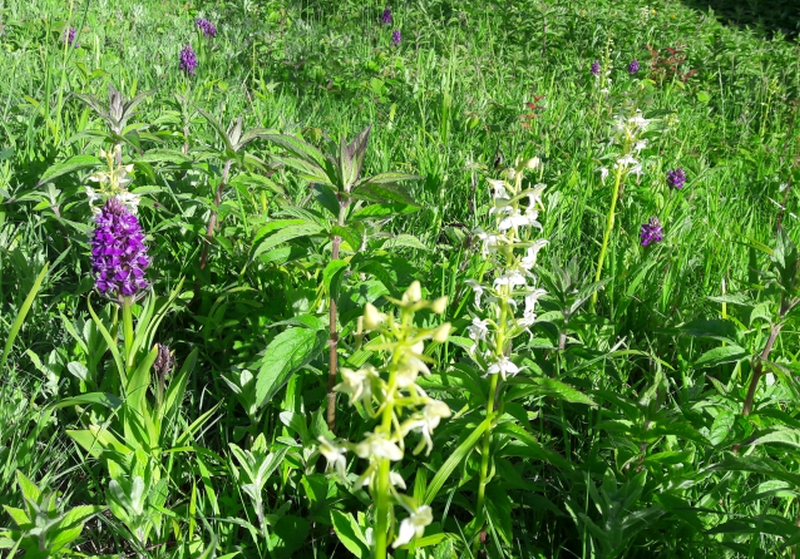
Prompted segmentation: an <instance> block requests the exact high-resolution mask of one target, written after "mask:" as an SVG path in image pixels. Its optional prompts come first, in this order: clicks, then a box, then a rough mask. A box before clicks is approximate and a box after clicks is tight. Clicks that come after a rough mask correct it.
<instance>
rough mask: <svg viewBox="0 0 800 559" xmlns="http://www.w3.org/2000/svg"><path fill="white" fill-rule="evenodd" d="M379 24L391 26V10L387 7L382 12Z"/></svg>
mask: <svg viewBox="0 0 800 559" xmlns="http://www.w3.org/2000/svg"><path fill="white" fill-rule="evenodd" d="M381 23H382V24H383V25H391V24H392V9H391V8H390V7H389V6H386V9H385V10H383V15H382V16H381Z"/></svg>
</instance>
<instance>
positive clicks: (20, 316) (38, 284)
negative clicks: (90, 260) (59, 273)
mask: <svg viewBox="0 0 800 559" xmlns="http://www.w3.org/2000/svg"><path fill="white" fill-rule="evenodd" d="M49 267H50V263H49V262H48V263H45V265H44V267H43V268H42V271H41V272H39V275H38V276H36V280H35V281H34V282H33V286H31V290H30V291H29V292H28V295H27V296H26V297H25V301H23V302H22V306H21V307H20V309H19V312H18V313H17V316H16V318H14V323H13V324H12V325H11V330H10V331H9V333H8V338H6V343H5V346H4V347H3V355H2V356H1V357H0V374H2V375H5V374H6V360H7V359H8V355H9V354H10V353H11V348H12V347H13V346H14V340H16V338H17V334H19V329H20V328H22V323H23V322H25V317H26V316H28V312H29V311H30V310H31V307H32V306H33V300H34V299H36V295H37V294H38V293H39V290H40V289H41V288H42V282H44V278H45V276H46V275H47V269H48V268H49Z"/></svg>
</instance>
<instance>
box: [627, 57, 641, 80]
mask: <svg viewBox="0 0 800 559" xmlns="http://www.w3.org/2000/svg"><path fill="white" fill-rule="evenodd" d="M638 71H639V61H638V60H637V59H635V58H634V59H633V61H631V63H630V64H628V73H629V74H630V75H631V76H632V75H634V74H635V73H636V72H638Z"/></svg>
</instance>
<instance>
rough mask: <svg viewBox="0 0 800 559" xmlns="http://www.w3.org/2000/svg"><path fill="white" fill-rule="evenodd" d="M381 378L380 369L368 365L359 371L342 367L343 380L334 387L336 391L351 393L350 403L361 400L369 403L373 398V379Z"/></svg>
mask: <svg viewBox="0 0 800 559" xmlns="http://www.w3.org/2000/svg"><path fill="white" fill-rule="evenodd" d="M377 378H379V375H378V371H376V370H375V367H373V366H372V365H367V366H366V367H363V368H361V369H359V370H357V371H354V370H352V369H348V368H347V367H342V381H343V382H341V383H340V384H337V385H336V386H334V387H333V389H334V390H335V391H336V392H344V393H345V394H349V395H350V404H351V405H352V404H354V403H355V402H357V401H359V400H363V401H364V402H365V403H369V402H370V400H371V398H372V381H373V379H377Z"/></svg>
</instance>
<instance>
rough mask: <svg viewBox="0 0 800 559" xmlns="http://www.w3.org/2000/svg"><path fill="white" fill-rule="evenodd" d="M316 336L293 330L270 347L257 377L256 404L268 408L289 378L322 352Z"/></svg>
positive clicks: (279, 337) (312, 331) (281, 335)
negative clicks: (268, 404) (268, 402)
mask: <svg viewBox="0 0 800 559" xmlns="http://www.w3.org/2000/svg"><path fill="white" fill-rule="evenodd" d="M321 345H322V344H320V343H319V342H318V336H317V332H315V331H314V330H309V329H307V328H290V329H289V330H286V331H285V332H281V333H280V334H278V335H277V336H275V339H274V340H272V343H270V344H269V346H268V347H267V350H266V352H265V354H264V358H263V359H262V360H261V368H260V369H259V371H258V375H257V376H256V403H257V405H258V406H259V407H261V406H263V405H264V404H266V402H267V401H268V400H270V399H271V398H272V397H273V396H274V395H275V394H276V393H277V392H278V390H280V389H281V388H282V387H283V385H284V384H285V383H286V381H287V380H288V379H289V375H290V374H292V373H293V372H295V371H297V370H298V369H300V368H301V367H303V366H304V365H306V364H307V363H308V362H309V361H311V360H312V359H314V358H315V357H316V356H317V355H318V354H319V353H320V351H321V350H322V347H321Z"/></svg>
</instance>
